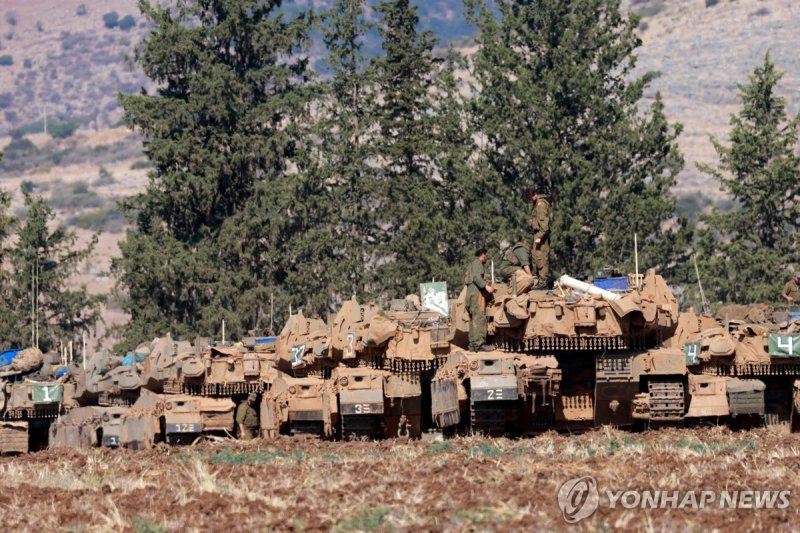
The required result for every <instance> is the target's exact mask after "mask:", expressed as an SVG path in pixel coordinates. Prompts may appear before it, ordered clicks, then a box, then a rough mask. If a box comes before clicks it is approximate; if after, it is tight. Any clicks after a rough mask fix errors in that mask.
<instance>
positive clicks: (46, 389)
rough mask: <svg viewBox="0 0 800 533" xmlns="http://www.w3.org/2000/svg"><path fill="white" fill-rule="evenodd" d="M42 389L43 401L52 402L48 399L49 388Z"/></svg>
mask: <svg viewBox="0 0 800 533" xmlns="http://www.w3.org/2000/svg"><path fill="white" fill-rule="evenodd" d="M42 389H43V390H44V401H46V402H52V401H53V400H51V399H50V387H47V386H44V387H42Z"/></svg>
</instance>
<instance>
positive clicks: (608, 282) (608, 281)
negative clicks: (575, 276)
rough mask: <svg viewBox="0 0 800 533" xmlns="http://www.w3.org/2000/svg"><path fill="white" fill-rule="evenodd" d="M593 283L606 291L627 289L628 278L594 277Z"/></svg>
mask: <svg viewBox="0 0 800 533" xmlns="http://www.w3.org/2000/svg"><path fill="white" fill-rule="evenodd" d="M594 284H595V285H597V286H598V287H600V288H601V289H605V290H607V291H627V290H628V278H627V277H624V278H595V280H594Z"/></svg>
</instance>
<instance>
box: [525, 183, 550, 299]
mask: <svg viewBox="0 0 800 533" xmlns="http://www.w3.org/2000/svg"><path fill="white" fill-rule="evenodd" d="M528 200H529V201H530V202H531V203H532V204H533V213H532V215H531V229H532V230H533V246H531V255H532V256H533V265H534V266H535V267H536V276H537V277H538V278H539V285H545V286H546V285H547V276H548V274H550V265H549V261H550V202H548V201H547V198H546V197H545V195H544V194H540V193H538V192H537V191H531V193H530V194H529V195H528Z"/></svg>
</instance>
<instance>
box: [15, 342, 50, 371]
mask: <svg viewBox="0 0 800 533" xmlns="http://www.w3.org/2000/svg"><path fill="white" fill-rule="evenodd" d="M42 361H43V355H42V352H41V350H39V348H27V349H25V350H22V351H21V352H19V353H18V354H17V356H16V357H15V358H14V361H13V362H12V363H11V366H12V368H13V369H14V370H16V371H18V372H31V371H33V370H36V369H38V368H39V367H41V366H42Z"/></svg>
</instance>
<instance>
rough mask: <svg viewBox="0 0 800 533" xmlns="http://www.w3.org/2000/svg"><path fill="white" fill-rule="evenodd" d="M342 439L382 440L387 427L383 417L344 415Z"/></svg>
mask: <svg viewBox="0 0 800 533" xmlns="http://www.w3.org/2000/svg"><path fill="white" fill-rule="evenodd" d="M341 420H342V439H353V440H355V439H361V438H365V439H381V438H383V436H384V431H385V426H384V417H383V415H342V417H341Z"/></svg>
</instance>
